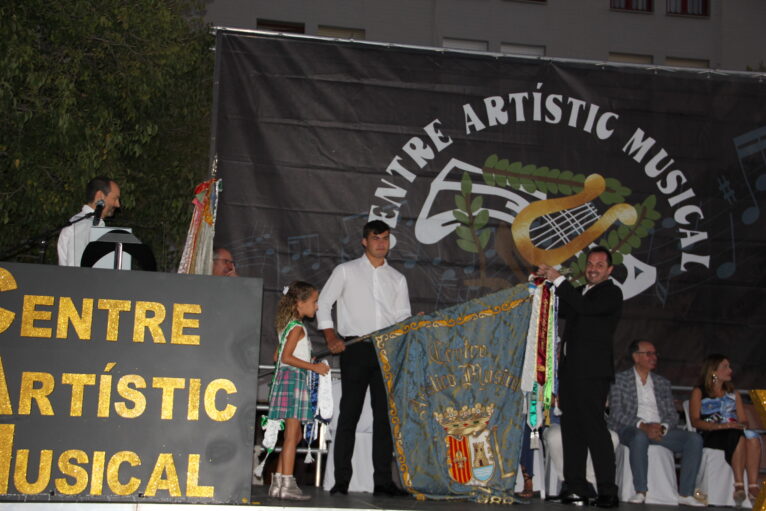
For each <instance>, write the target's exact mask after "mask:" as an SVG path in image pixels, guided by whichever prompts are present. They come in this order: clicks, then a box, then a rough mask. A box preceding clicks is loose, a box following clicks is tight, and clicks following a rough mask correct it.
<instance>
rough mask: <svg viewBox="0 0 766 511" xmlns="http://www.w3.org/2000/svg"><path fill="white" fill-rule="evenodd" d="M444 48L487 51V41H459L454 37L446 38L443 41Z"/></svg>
mask: <svg viewBox="0 0 766 511" xmlns="http://www.w3.org/2000/svg"><path fill="white" fill-rule="evenodd" d="M442 46H444V47H445V48H452V49H454V50H474V51H487V48H488V45H487V41H478V40H474V39H457V38H454V37H445V38H444V39H442Z"/></svg>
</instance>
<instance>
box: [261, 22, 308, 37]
mask: <svg viewBox="0 0 766 511" xmlns="http://www.w3.org/2000/svg"><path fill="white" fill-rule="evenodd" d="M255 28H257V29H258V30H271V31H272V32H286V33H290V34H305V33H306V25H305V24H304V23H293V22H292V21H277V20H262V19H259V20H258V22H257V23H256V24H255Z"/></svg>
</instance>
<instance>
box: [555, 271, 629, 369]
mask: <svg viewBox="0 0 766 511" xmlns="http://www.w3.org/2000/svg"><path fill="white" fill-rule="evenodd" d="M583 289H584V288H583V287H577V288H575V287H573V286H572V285H571V284H570V283H569V282H567V281H564V282H562V283H561V284H560V285H559V286H558V287H557V288H556V294H557V295H558V296H559V298H560V300H559V316H561V317H562V318H563V319H564V320H565V321H566V324H565V326H564V337H563V345H562V353H561V357H560V360H561V362H560V369H559V377H560V378H561V379H571V378H574V379H591V378H600V379H608V380H610V381H611V380H614V357H613V351H614V350H613V347H612V338H613V337H614V331H615V330H616V329H617V323H618V322H619V320H620V316H621V315H622V291H621V290H620V288H619V287H617V286H616V285H615V284H614V282H612V281H611V280H610V279H607V280H605V281H604V282H601V283H600V284H597V285H595V286H593V287H592V288H591V289H590V290H589V291H588V292H587V293H585V294H584V295H583V294H582V291H583Z"/></svg>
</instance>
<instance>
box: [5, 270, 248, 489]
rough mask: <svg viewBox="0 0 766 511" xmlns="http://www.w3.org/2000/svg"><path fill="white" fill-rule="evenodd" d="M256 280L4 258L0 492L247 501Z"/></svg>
mask: <svg viewBox="0 0 766 511" xmlns="http://www.w3.org/2000/svg"><path fill="white" fill-rule="evenodd" d="M261 303H262V281H261V280H260V279H250V278H223V277H201V276H188V275H175V274H162V273H148V272H137V271H136V272H126V271H113V270H94V269H84V268H64V267H55V266H41V265H25V264H11V263H0V499H3V500H32V501H34V500H46V501H59V500H60V501H107V500H108V501H112V502H114V501H117V502H119V501H128V502H204V503H230V504H238V503H246V502H249V498H250V477H251V475H250V474H251V467H252V447H253V430H254V422H255V388H256V370H257V367H258V351H259V350H258V345H259V336H260V328H261V325H260V322H261Z"/></svg>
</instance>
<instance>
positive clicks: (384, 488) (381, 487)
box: [372, 483, 409, 497]
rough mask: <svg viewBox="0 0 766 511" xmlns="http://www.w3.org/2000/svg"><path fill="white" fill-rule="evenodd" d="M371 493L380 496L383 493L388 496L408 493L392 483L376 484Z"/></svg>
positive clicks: (400, 495) (399, 495) (402, 495)
mask: <svg viewBox="0 0 766 511" xmlns="http://www.w3.org/2000/svg"><path fill="white" fill-rule="evenodd" d="M372 494H373V495H375V496H376V497H381V496H383V495H386V496H388V497H404V496H406V495H409V493H407V492H406V491H404V490H400V489H399V488H398V487H397V486H396V485H395V484H394V483H388V484H376V485H375V490H374V491H373V492H372Z"/></svg>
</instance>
